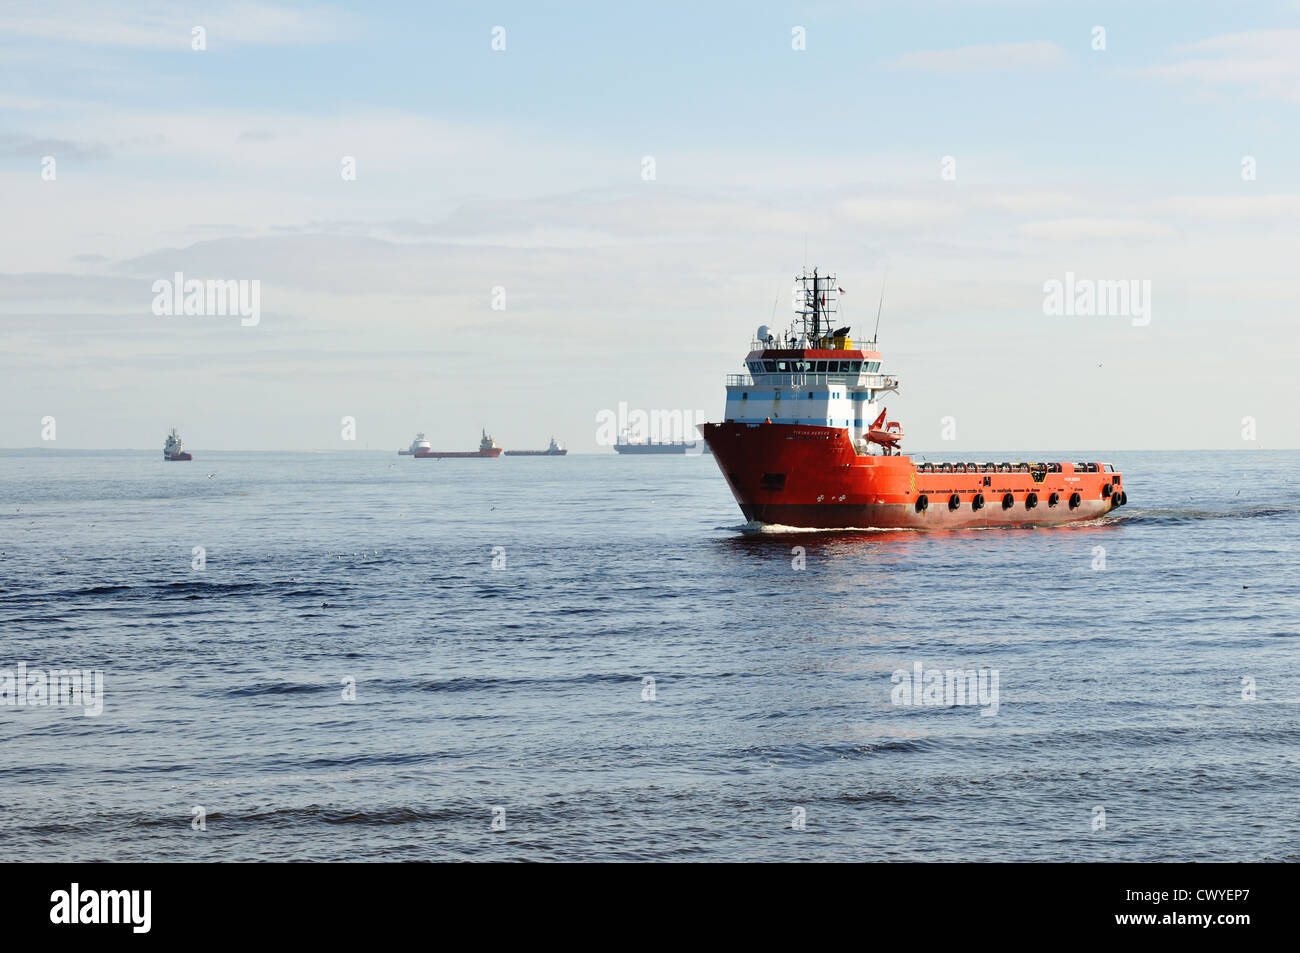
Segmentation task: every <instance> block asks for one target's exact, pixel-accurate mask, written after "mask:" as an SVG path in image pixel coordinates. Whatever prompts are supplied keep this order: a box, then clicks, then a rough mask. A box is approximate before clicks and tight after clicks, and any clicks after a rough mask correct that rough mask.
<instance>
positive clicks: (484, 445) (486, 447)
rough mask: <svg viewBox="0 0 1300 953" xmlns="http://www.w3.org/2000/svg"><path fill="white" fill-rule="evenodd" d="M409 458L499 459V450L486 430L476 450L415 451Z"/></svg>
mask: <svg viewBox="0 0 1300 953" xmlns="http://www.w3.org/2000/svg"><path fill="white" fill-rule="evenodd" d="M411 456H413V457H415V458H416V459H417V460H425V459H428V458H430V457H435V458H437V459H439V460H445V459H453V458H465V457H499V456H501V448H500V447H498V446H497V445H496V441H494V440H493V439H492V438H491V437H489V436H488V432H487V431H486V430H484V431H483V439H482V440H480V441H479V444H478V449H477V450H464V451H459V450H416V451H415V452H414V453H412V454H411Z"/></svg>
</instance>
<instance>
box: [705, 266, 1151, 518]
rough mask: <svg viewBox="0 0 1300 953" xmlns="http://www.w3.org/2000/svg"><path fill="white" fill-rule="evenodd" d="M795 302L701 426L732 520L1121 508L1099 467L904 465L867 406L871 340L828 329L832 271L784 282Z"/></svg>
mask: <svg viewBox="0 0 1300 953" xmlns="http://www.w3.org/2000/svg"><path fill="white" fill-rule="evenodd" d="M796 280H797V281H798V283H799V285H800V287H801V292H802V294H801V298H802V306H801V307H800V308H799V309H798V310H797V312H796V313H797V317H796V319H795V321H794V323H793V324H792V326H791V328H790V330H789V331H787V332H786V333H785V334H784V335H781V336H780V337H778V336H776V335H773V334H772V333H771V332H770V330H769V329H768V328H767V327H765V326H764V327H760V328H759V329H758V335H757V340H755V341H754V342H753V343H752V344H751V345H750V351H749V354H748V355H747V356H746V358H745V365H746V368H747V370H748V373H746V374H733V375H729V376H728V378H727V404H726V413H725V419H724V421H723V422H722V423H710V424H702V425H701V426H700V432H701V434H702V435H703V437H704V440H705V442H706V443H707V444H708V446H709V448H710V449H711V450H712V451H713V454H714V459H716V460H717V462H718V468H719V469H720V470H721V471H722V475H723V476H724V477H725V478H726V480H727V484H728V485H729V486H730V488H731V492H732V495H733V496H734V497H735V498H736V502H737V503H739V504H740V509H741V512H742V513H744V514H745V517H746V518H747V519H748V520H749V521H750V522H751V524H755V525H782V526H792V527H800V528H813V529H817V528H825V529H838V528H864V529H865V528H882V529H889V528H909V529H948V528H957V527H973V526H990V525H1034V524H1047V523H1066V522H1073V521H1078V520H1090V519H1096V518H1097V517H1099V516H1104V515H1105V514H1106V513H1108V512H1110V511H1111V510H1113V509H1115V508H1116V507H1119V506H1123V505H1124V504H1125V503H1127V502H1128V496H1127V494H1126V493H1125V492H1124V487H1123V476H1122V475H1121V474H1120V473H1117V472H1116V471H1115V468H1114V467H1113V466H1111V465H1110V464H1109V463H1101V462H1087V461H1085V462H1080V463H1065V462H1039V463H1024V462H1021V463H994V462H991V461H990V462H985V463H980V462H975V461H953V462H947V463H929V462H926V463H916V462H914V461H913V459H912V458H911V457H910V456H907V455H904V454H903V452H902V449H901V445H902V441H903V437H904V434H903V429H902V427H901V425H900V424H899V423H898V422H897V421H887V419H886V417H887V411H886V410H885V408H884V407H882V406H880V403H879V402H880V400H881V398H882V397H883V396H884V395H885V394H889V393H897V391H898V378H896V377H893V376H891V375H886V374H883V373H881V362H882V358H881V355H880V352H879V351H878V350H876V341H875V340H874V338H873V340H871V341H870V342H868V343H867V344H866V345H864V346H861V347H855V346H854V344H853V340H852V339H851V338H850V337H849V332H850V330H851V328H849V327H847V326H846V327H840V328H836V329H834V330H832V324H833V318H832V315H833V314H834V313H835V296H836V293H837V292H838V291H839V286H838V285H837V284H836V280H835V277H834V276H833V275H827V276H821V275H819V274H818V273H817V271H816V270H814V271H813V273H812V274H811V275H809V274H807V273H805V274H804V275H802V276H800V277H799V278H798V279H796Z"/></svg>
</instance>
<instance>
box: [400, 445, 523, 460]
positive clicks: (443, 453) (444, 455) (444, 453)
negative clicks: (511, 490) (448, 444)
mask: <svg viewBox="0 0 1300 953" xmlns="http://www.w3.org/2000/svg"><path fill="white" fill-rule="evenodd" d="M412 456H414V457H415V458H416V459H419V460H427V459H429V458H430V457H436V458H437V459H439V460H448V459H464V458H466V457H499V456H501V448H500V447H493V448H492V449H491V450H466V451H463V452H455V451H451V450H430V451H428V452H427V453H415V454H412Z"/></svg>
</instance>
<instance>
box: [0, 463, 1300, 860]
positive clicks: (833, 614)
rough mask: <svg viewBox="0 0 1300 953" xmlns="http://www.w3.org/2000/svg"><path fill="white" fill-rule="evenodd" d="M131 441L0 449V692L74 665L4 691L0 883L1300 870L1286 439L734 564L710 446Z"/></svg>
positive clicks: (828, 538)
mask: <svg viewBox="0 0 1300 953" xmlns="http://www.w3.org/2000/svg"><path fill="white" fill-rule="evenodd" d="M159 456H160V455H159V454H158V453H157V452H153V451H150V452H130V453H75V452H42V451H7V452H0V670H7V671H10V672H16V670H17V666H18V665H19V663H23V664H24V665H25V666H26V667H27V670H28V672H29V673H30V672H32V671H48V670H51V669H81V670H91V671H99V672H102V678H103V696H102V712H101V713H100V714H99V715H97V716H96V715H91V716H87V715H85V714H83V709H81V708H73V707H69V706H50V705H45V706H40V705H24V706H21V707H20V706H16V705H8V706H0V750H2V751H3V761H4V763H3V768H2V769H0V849H3V851H4V852H5V855H6V856H9V857H16V856H22V857H26V858H32V859H44V860H69V861H72V860H77V861H110V860H168V861H175V860H196V861H197V860H288V859H310V860H321V861H344V860H449V859H482V860H545V859H560V860H587V859H591V860H624V859H674V860H730V861H743V860H795V859H818V860H873V859H903V860H1002V861H1025V860H1080V861H1088V860H1223V861H1241V860H1296V859H1297V858H1300V813H1297V812H1296V811H1295V810H1294V791H1295V789H1296V786H1297V783H1298V782H1300V667H1298V666H1297V664H1296V658H1297V651H1298V650H1300V544H1298V543H1297V538H1298V537H1300V481H1298V480H1297V475H1298V474H1300V453H1294V452H1267V451H1241V452H1236V453H1226V452H1225V453H1114V454H1109V455H1104V454H1103V455H1097V454H1088V455H1087V456H1088V457H1089V458H1093V459H1097V458H1100V459H1108V460H1110V461H1112V462H1114V463H1115V464H1116V466H1117V467H1119V468H1121V469H1122V470H1123V471H1124V474H1125V481H1124V482H1125V487H1126V489H1127V491H1128V494H1129V500H1130V502H1129V505H1128V506H1127V507H1125V508H1124V509H1123V510H1121V511H1119V513H1118V514H1117V516H1116V517H1115V518H1110V519H1107V520H1105V521H1103V522H1101V523H1098V524H1092V525H1085V526H1076V527H1066V528H1055V529H1037V530H985V531H964V532H958V533H944V534H926V533H914V532H866V533H838V534H820V533H799V534H788V535H766V536H760V537H750V536H746V535H743V534H742V533H740V532H739V531H738V528H739V525H740V524H741V522H742V518H741V516H740V513H739V510H738V509H737V507H736V506H735V504H734V502H733V501H732V499H731V496H730V494H729V492H728V491H727V489H726V487H725V485H724V483H723V480H722V478H721V476H720V475H719V473H718V471H717V467H716V465H715V464H714V462H713V460H712V458H710V457H700V456H687V457H677V458H664V457H659V458H654V457H646V458H630V457H629V458H624V457H619V456H616V455H615V454H613V453H609V454H606V455H590V456H582V455H571V456H569V457H565V458H515V459H510V458H501V459H498V460H447V461H441V462H439V461H433V460H413V459H411V458H409V457H397V456H396V455H395V454H389V453H378V452H374V453H368V452H355V453H329V454H311V453H285V454H269V453H215V452H213V453H204V452H201V451H200V452H198V453H197V459H196V460H195V461H194V462H192V463H170V464H169V463H164V462H162V461H161V460H160V459H159ZM969 456H970V459H980V460H984V459H997V460H1001V459H1016V457H1015V456H1014V455H1012V456H1008V455H1007V454H1005V453H1000V454H995V455H990V454H979V453H976V454H973V455H969ZM1079 456H1080V455H1075V454H1064V455H1060V459H1070V460H1073V459H1076V458H1078V457H1079ZM196 547H202V550H201V552H197V553H196V549H195V548H196ZM196 566H201V567H202V568H195V567H196ZM799 566H802V567H803V568H797V567H799ZM917 665H920V666H921V667H922V670H923V672H929V671H931V670H935V669H937V670H940V671H941V673H942V671H945V670H952V671H954V672H956V671H968V670H971V671H976V672H979V671H981V670H982V671H983V672H984V675H985V676H986V678H985V686H986V688H988V689H990V690H991V688H992V681H991V677H992V673H993V672H996V674H997V695H996V714H993V713H992V711H993V707H994V706H993V704H991V703H990V702H992V701H993V699H992V698H991V697H986V698H985V699H984V703H983V704H970V703H969V702H970V701H971V699H967V700H966V701H967V702H968V703H965V704H958V703H956V699H955V697H954V699H953V700H952V703H951V704H950V703H949V699H948V698H946V697H944V698H938V699H935V698H932V699H931V702H935V703H930V704H895V702H896V701H899V696H898V691H897V689H898V687H899V686H898V685H896V684H895V677H894V673H895V672H900V671H901V672H904V673H907V678H908V682H907V683H904V684H910V679H911V678H912V673H914V672H915V668H916V666H917ZM899 677H900V678H901V676H899ZM940 677H941V678H942V674H941V676H940ZM651 680H653V681H651ZM15 691H16V688H15ZM353 693H355V698H354V699H352V698H351V696H352V695H353ZM918 701H921V702H924V701H925V698H924V695H923V694H922V697H921V698H920V699H918ZM986 712H988V714H986ZM196 828H204V829H196Z"/></svg>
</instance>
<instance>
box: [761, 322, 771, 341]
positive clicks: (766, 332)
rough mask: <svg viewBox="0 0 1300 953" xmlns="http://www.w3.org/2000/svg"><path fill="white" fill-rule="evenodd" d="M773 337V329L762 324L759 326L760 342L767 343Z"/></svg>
mask: <svg viewBox="0 0 1300 953" xmlns="http://www.w3.org/2000/svg"><path fill="white" fill-rule="evenodd" d="M771 336H772V329H771V328H769V327H768V326H767V325H766V324H760V325H759V326H758V339H759V340H760V341H766V340H767V339H768V338H770V337H771Z"/></svg>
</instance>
